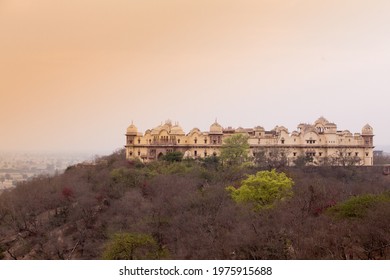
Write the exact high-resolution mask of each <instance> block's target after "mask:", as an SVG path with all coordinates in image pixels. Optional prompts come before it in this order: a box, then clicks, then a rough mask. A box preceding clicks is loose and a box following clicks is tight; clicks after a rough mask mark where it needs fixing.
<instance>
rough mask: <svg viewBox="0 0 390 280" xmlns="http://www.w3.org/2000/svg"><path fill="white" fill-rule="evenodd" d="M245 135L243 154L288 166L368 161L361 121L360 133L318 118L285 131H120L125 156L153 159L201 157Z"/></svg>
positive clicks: (369, 135) (369, 146) (369, 136)
mask: <svg viewBox="0 0 390 280" xmlns="http://www.w3.org/2000/svg"><path fill="white" fill-rule="evenodd" d="M238 133H241V134H244V135H247V136H248V144H249V146H250V149H249V153H250V154H249V156H255V155H256V153H258V152H259V151H263V154H265V155H267V154H269V155H271V154H272V153H274V152H275V151H279V152H280V153H282V154H283V155H284V156H285V157H286V159H287V164H288V165H294V162H295V160H296V159H297V158H298V157H299V156H306V157H309V158H311V162H312V164H315V165H320V164H323V163H324V162H338V164H340V162H341V161H340V159H349V160H353V162H354V164H357V165H372V164H373V148H374V146H373V137H374V134H373V129H372V127H371V126H370V125H368V124H367V125H365V126H364V127H363V128H362V131H361V133H353V134H352V133H351V132H350V131H348V130H337V125H336V124H334V123H331V122H328V121H327V120H326V119H325V118H323V117H321V118H319V119H318V120H316V121H315V122H314V123H313V124H306V123H301V124H299V125H298V129H297V130H294V131H293V132H291V133H289V132H288V130H287V129H286V128H285V127H283V126H276V127H275V128H274V129H272V130H270V131H267V130H265V129H264V128H263V127H261V126H256V127H254V128H241V127H239V128H232V127H227V128H223V127H222V126H221V125H220V124H218V123H217V121H216V122H214V123H213V124H212V125H211V126H210V129H209V131H200V130H199V129H198V128H194V129H192V130H191V131H190V132H189V133H187V134H186V133H185V132H184V131H183V129H182V128H181V127H180V126H179V124H178V123H175V124H172V122H171V121H166V122H165V124H161V125H159V126H157V127H155V128H153V129H148V130H146V131H145V133H144V134H143V133H141V132H138V130H137V127H136V126H135V125H134V124H131V125H130V126H129V127H128V128H127V131H126V145H125V148H126V157H127V159H136V158H138V159H140V160H142V161H143V162H148V161H153V160H156V159H158V158H159V157H161V156H162V155H165V154H166V153H169V152H172V151H180V152H182V153H183V154H184V157H185V158H186V157H188V158H205V157H208V156H212V155H219V154H220V150H221V146H222V145H223V143H224V140H225V139H226V138H228V137H231V136H232V135H234V134H238Z"/></svg>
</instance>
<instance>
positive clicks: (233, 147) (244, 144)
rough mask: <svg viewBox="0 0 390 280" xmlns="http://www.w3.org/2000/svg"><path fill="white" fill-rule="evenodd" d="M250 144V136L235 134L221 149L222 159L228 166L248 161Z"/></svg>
mask: <svg viewBox="0 0 390 280" xmlns="http://www.w3.org/2000/svg"><path fill="white" fill-rule="evenodd" d="M248 152H249V144H248V136H247V135H244V134H235V135H233V136H231V137H229V138H227V139H225V141H224V143H223V144H222V147H221V159H222V161H223V162H225V163H227V164H228V165H236V164H241V163H243V162H245V161H246V160H247V159H248Z"/></svg>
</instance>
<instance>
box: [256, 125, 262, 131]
mask: <svg viewBox="0 0 390 280" xmlns="http://www.w3.org/2000/svg"><path fill="white" fill-rule="evenodd" d="M255 130H256V131H264V127H262V126H260V125H258V126H256V127H255Z"/></svg>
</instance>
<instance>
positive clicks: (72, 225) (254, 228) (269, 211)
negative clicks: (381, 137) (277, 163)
mask: <svg viewBox="0 0 390 280" xmlns="http://www.w3.org/2000/svg"><path fill="white" fill-rule="evenodd" d="M261 169H262V168H260V167H258V166H252V165H245V164H244V165H240V166H223V165H221V163H220V162H219V161H218V159H217V158H209V159H207V160H202V161H195V160H188V161H186V160H183V161H174V160H171V161H170V160H169V158H168V159H166V160H162V161H156V162H152V163H149V164H146V165H145V164H142V163H141V162H138V161H127V160H126V159H125V153H124V150H120V151H118V152H115V153H113V154H112V155H109V156H106V157H101V158H98V159H96V160H95V161H94V162H92V163H89V164H77V165H73V166H70V167H68V168H67V169H66V171H65V172H64V173H63V174H58V175H54V176H40V177H37V178H35V179H32V180H30V181H27V182H23V183H20V184H19V185H18V186H17V187H16V188H15V189H12V190H9V191H5V192H4V193H2V194H1V195H0V258H2V259H102V258H115V255H112V254H111V251H109V249H110V248H111V247H112V244H114V243H115V242H116V243H117V244H122V245H121V246H122V247H121V246H119V247H120V248H124V247H126V246H128V244H132V246H133V247H132V248H133V249H132V250H133V251H132V255H131V257H132V258H147V259H156V258H159V259H390V226H389V225H390V202H389V201H390V199H389V197H390V195H389V191H390V186H389V182H390V181H389V180H390V179H389V177H390V176H384V175H383V174H382V170H381V168H380V167H375V166H374V167H356V166H348V167H334V166H324V167H310V166H309V167H300V168H298V167H295V168H293V167H289V168H287V167H281V168H279V169H278V172H283V173H284V174H286V176H288V178H291V180H292V181H293V182H294V185H293V187H292V195H291V196H290V197H289V198H288V199H282V200H280V201H279V202H278V203H276V204H275V205H273V206H272V207H269V208H266V209H261V210H256V211H255V210H254V209H253V207H251V205H249V204H246V203H236V201H234V200H233V199H232V197H231V196H230V194H229V192H228V191H227V187H228V186H233V187H234V188H238V187H239V186H240V185H241V183H242V180H244V179H246V178H248V175H249V174H256V173H257V172H258V171H259V170H261ZM126 244H127V245H126ZM110 246H111V247H110Z"/></svg>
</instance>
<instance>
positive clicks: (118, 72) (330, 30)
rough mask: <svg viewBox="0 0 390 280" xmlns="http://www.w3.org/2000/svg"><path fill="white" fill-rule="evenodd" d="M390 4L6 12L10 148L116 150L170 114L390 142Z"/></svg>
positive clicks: (15, 0)
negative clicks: (317, 124)
mask: <svg viewBox="0 0 390 280" xmlns="http://www.w3.org/2000/svg"><path fill="white" fill-rule="evenodd" d="M389 13H390V2H389V1H385V0H376V1H363V0H341V1H340V0H339V1H333V0H329V1H313V0H301V1H299V0H296V1H294V0H289V1H286V0H285V1H281V0H279V1H278V0H272V1H271V0H242V1H229V0H224V1H222V0H208V1H204V0H197V1H195V0H192V1H180V0H166V1H158V0H148V1H139V0H131V1H129V0H118V1H115V2H109V1H96V0H94V1H92V0H82V1H49V0H36V1H33V2H30V1H23V0H12V1H11V0H3V1H1V2H0V38H1V44H0V94H1V102H0V131H1V138H0V139H1V140H0V150H2V151H53V152H54V151H56V152H58V151H60V152H67V151H72V152H73V151H77V152H91V153H109V152H111V151H113V150H116V149H117V148H120V147H123V145H124V144H125V137H124V134H125V131H126V128H127V126H128V125H129V124H130V123H131V122H132V121H133V122H134V124H135V125H136V126H137V127H138V129H139V131H145V130H146V129H148V128H152V127H154V126H156V125H158V124H160V123H161V122H162V121H165V120H166V119H168V118H170V119H171V120H172V121H174V122H176V121H178V122H179V123H180V125H181V126H182V127H183V129H184V130H185V131H186V132H188V131H189V130H190V129H191V128H193V127H198V128H199V129H201V130H208V128H209V126H210V124H211V123H213V122H214V121H215V119H216V118H218V122H219V123H220V124H221V125H222V126H233V127H238V126H243V127H253V126H256V125H262V126H264V127H265V128H266V129H272V128H273V127H274V126H275V125H284V126H285V127H287V128H288V129H289V131H290V132H291V131H292V130H294V129H295V128H296V126H297V124H298V123H300V122H314V121H315V120H316V119H317V118H318V117H320V116H324V117H325V118H327V119H328V120H329V121H331V122H335V123H336V124H337V125H338V128H339V129H342V130H343V129H349V130H350V131H351V132H352V133H353V132H360V131H361V128H362V127H363V126H364V125H365V124H366V123H369V124H370V125H371V126H372V127H373V128H374V133H375V137H374V144H375V145H388V144H390V141H389V138H390V130H389V129H388V125H387V123H386V121H387V120H388V117H387V116H386V114H387V112H388V108H389V104H390V102H389V101H390V97H389V96H390V95H389V88H390V80H389V78H388V73H390V69H389V68H390V53H389V49H390V18H389V16H388V15H389Z"/></svg>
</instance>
